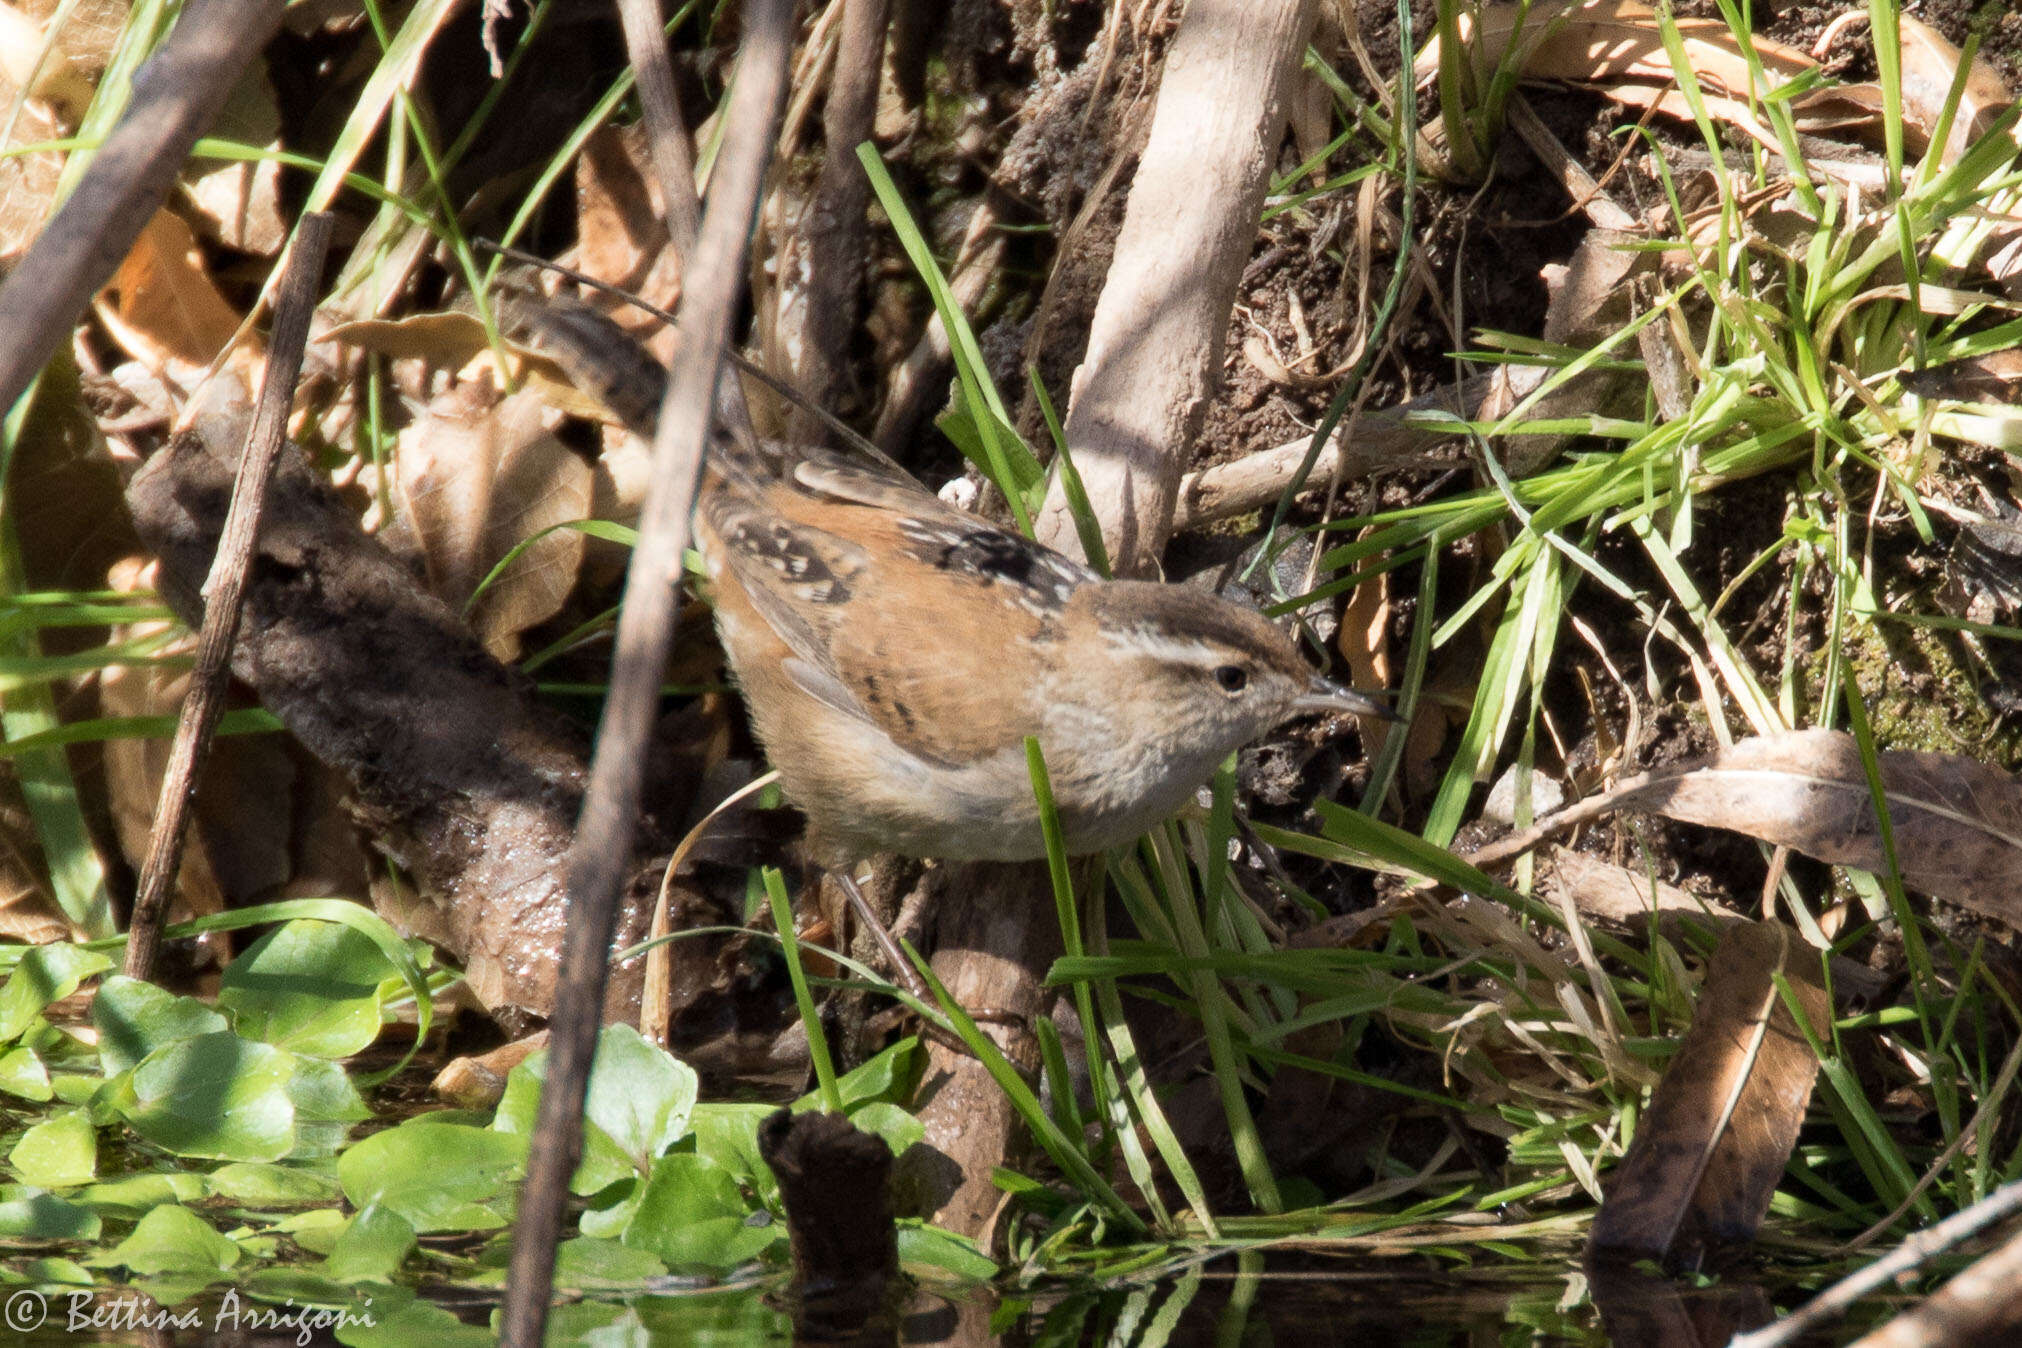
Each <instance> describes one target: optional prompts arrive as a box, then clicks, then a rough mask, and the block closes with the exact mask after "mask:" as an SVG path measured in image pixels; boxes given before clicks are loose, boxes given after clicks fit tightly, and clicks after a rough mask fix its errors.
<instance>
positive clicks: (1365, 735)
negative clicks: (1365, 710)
mask: <svg viewBox="0 0 2022 1348" xmlns="http://www.w3.org/2000/svg"><path fill="white" fill-rule="evenodd" d="M1368 533H1369V531H1368V530H1366V529H1365V530H1363V531H1362V533H1361V534H1360V535H1358V537H1360V538H1366V537H1368ZM1334 645H1335V648H1336V649H1337V650H1339V651H1340V652H1341V659H1342V660H1343V661H1345V662H1346V663H1347V666H1348V682H1350V683H1351V684H1353V685H1355V686H1356V687H1357V688H1388V687H1389V686H1390V573H1389V572H1388V571H1379V572H1377V573H1376V574H1375V575H1373V576H1371V577H1369V578H1368V579H1367V580H1365V581H1363V582H1362V583H1361V584H1360V585H1357V586H1356V587H1355V592H1354V593H1353V594H1351V595H1349V596H1348V603H1347V605H1346V607H1344V608H1343V609H1342V610H1341V628H1340V630H1339V631H1338V632H1336V633H1335V634H1334ZM1355 720H1356V725H1357V727H1358V728H1359V729H1360V730H1361V732H1362V744H1363V747H1364V748H1365V749H1367V750H1368V753H1369V756H1370V757H1371V758H1374V757H1375V756H1376V754H1377V752H1378V751H1379V750H1380V749H1381V748H1382V745H1383V741H1384V739H1385V738H1387V737H1388V736H1389V735H1390V734H1391V733H1392V731H1393V727H1392V726H1391V724H1390V723H1389V722H1387V721H1384V720H1381V719H1380V718H1378V717H1374V716H1358V717H1356V718H1355Z"/></svg>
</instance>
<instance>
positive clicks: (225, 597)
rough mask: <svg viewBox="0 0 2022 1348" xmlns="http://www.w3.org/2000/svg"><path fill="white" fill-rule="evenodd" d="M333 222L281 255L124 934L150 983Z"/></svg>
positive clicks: (299, 235)
mask: <svg viewBox="0 0 2022 1348" xmlns="http://www.w3.org/2000/svg"><path fill="white" fill-rule="evenodd" d="M330 226H331V217H330V216H329V215H328V214H327V213H324V212H320V211H319V212H317V213H316V214H314V215H306V216H304V217H302V223H301V225H300V227H299V228H298V229H297V230H296V232H295V244H294V247H293V248H292V249H290V250H289V253H288V261H287V264H286V274H285V275H284V276H283V278H282V280H281V288H280V294H279V297H278V299H277V300H276V301H275V309H274V331H273V334H272V337H271V338H270V340H269V342H268V346H267V369H266V374H265V376H264V378H263V380H262V382H261V384H260V401H259V405H258V407H257V409H256V410H255V412H254V414H253V424H252V428H251V430H249V431H248V432H247V435H246V447H245V450H244V451H243V452H242V453H241V454H240V456H239V468H238V475H237V478H236V479H235V481H234V482H233V485H232V504H231V507H230V509H229V510H228V511H227V512H226V514H225V527H224V532H223V535H222V536H221V537H220V538H219V539H218V555H217V558H216V560H215V561H213V562H212V564H211V573H210V577H209V579H207V580H206V581H205V582H204V588H203V597H204V623H203V630H202V631H201V632H200V633H199V634H198V636H197V661H196V668H195V669H193V670H192V671H191V672H190V683H189V694H188V696H187V697H185V698H184V700H183V705H182V712H181V714H180V716H179V718H178V719H177V721H176V734H175V740H174V742H173V743H172V744H171V745H170V746H169V761H168V767H167V769H166V770H165V772H164V774H163V776H162V784H161V803H160V805H159V806H158V807H157V808H156V811H155V820H154V830H153V832H152V833H151V834H150V835H149V837H148V844H147V859H146V860H145V861H144V862H143V863H142V865H141V874H140V889H139V892H138V893H137V894H136V895H135V897H134V902H133V918H132V920H131V921H129V922H128V924H127V941H126V965H125V969H126V974H127V977H129V978H141V979H146V978H151V977H152V976H153V975H154V962H155V955H156V952H157V951H158V950H159V949H160V948H161V922H162V915H163V914H164V913H165V912H166V911H167V909H168V900H169V891H170V890H171V889H172V888H173V887H174V885H175V879H176V876H177V875H178V874H179V873H180V872H181V870H182V858H183V839H184V829H185V825H186V824H187V823H188V821H189V811H190V804H191V802H192V801H193V800H194V799H195V797H196V791H197V780H196V774H197V765H198V764H199V763H201V762H202V760H203V756H204V753H205V751H206V750H208V749H209V748H210V744H211V735H212V733H213V732H215V731H216V730H217V727H218V717H220V716H221V715H223V714H224V710H225V684H226V682H227V680H228V679H229V678H230V676H231V664H232V643H233V642H234V641H236V640H237V639H238V635H239V610H240V605H241V603H242V602H243V600H244V598H245V593H246V578H247V576H248V575H249V574H250V573H251V571H252V563H253V551H254V549H255V547H257V546H258V544H259V538H260V514H261V509H262V507H263V506H264V505H265V503H266V497H267V483H268V480H269V479H271V478H272V477H273V475H274V460H275V459H276V458H277V457H278V456H279V455H280V452H281V442H282V441H283V440H284V439H285V438H286V437H287V434H288V408H289V406H290V405H291V404H292V403H293V402H294V399H295V380H296V377H297V376H298V375H300V374H301V372H302V349H303V347H304V346H305V345H306V344H307V343H308V340H309V320H310V318H311V317H312V316H313V315H314V314H315V312H316V282H317V280H318V278H320V277H321V276H322V274H323V258H324V255H325V254H326V253H328V252H329V249H330Z"/></svg>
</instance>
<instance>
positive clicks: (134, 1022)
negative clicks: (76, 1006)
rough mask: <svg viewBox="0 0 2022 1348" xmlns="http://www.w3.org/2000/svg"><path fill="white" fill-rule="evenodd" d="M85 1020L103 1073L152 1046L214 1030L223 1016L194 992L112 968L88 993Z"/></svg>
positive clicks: (224, 1025) (116, 1070)
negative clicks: (184, 993)
mask: <svg viewBox="0 0 2022 1348" xmlns="http://www.w3.org/2000/svg"><path fill="white" fill-rule="evenodd" d="M91 1023H92V1024H93V1025H95V1026H97V1027H98V1057H99V1061H100V1062H102V1063H103V1064H104V1065H105V1074H106V1075H107V1076H109V1077H110V1076H117V1075H119V1074H120V1073H121V1072H125V1071H128V1070H129V1069H131V1068H132V1067H134V1066H135V1065H136V1064H138V1063H139V1062H140V1060H141V1059H142V1058H145V1057H146V1056H147V1055H148V1054H150V1053H153V1052H154V1051H155V1050H156V1049H160V1048H166V1047H167V1046H168V1045H170V1044H173V1043H176V1042H177V1041H179V1040H183V1039H194V1038H196V1037H197V1036H198V1035H200V1034H216V1033H218V1032H219V1031H220V1030H225V1029H229V1028H230V1024H229V1022H227V1021H226V1020H225V1018H224V1017H223V1016H221V1015H219V1014H218V1013H217V1012H216V1011H213V1010H212V1009H211V1008H210V1007H208V1006H205V1005H204V1004H203V1003H202V1002H200V1001H198V1000H197V999H196V998H194V997H178V996H176V995H175V994H174V993H172V992H168V991H165V990H164V989H162V988H158V987H156V986H155V985H154V984H152V983H144V982H142V981H141V980H140V979H138V978H128V977H127V976H126V975H124V974H114V975H113V976H112V977H110V978H108V979H106V980H105V982H103V983H102V984H100V985H99V988H98V995H97V996H96V997H94V998H92V999H91Z"/></svg>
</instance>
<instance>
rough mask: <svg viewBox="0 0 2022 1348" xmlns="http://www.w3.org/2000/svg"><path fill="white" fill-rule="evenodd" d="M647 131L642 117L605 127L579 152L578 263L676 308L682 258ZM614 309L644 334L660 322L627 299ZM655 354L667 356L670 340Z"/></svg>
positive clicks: (590, 272) (614, 314) (662, 305)
mask: <svg viewBox="0 0 2022 1348" xmlns="http://www.w3.org/2000/svg"><path fill="white" fill-rule="evenodd" d="M644 133H645V128H644V127H643V126H641V125H637V124H634V125H632V126H629V127H625V128H623V129H619V128H615V127H605V128H603V129H602V130H600V131H598V132H597V133H596V134H595V135H593V136H591V137H590V139H589V140H588V141H586V142H585V143H584V145H583V152H582V154H581V155H580V156H578V157H577V160H576V265H577V266H578V268H580V269H581V270H582V272H583V273H584V274H585V275H587V276H592V277H594V278H596V279H597V280H599V281H603V282H605V283H606V284H609V285H614V286H619V287H621V288H623V289H625V290H629V291H631V292H632V293H634V294H636V295H638V296H639V298H641V299H643V300H645V301H646V302H647V303H648V304H655V305H658V306H659V307H660V308H662V309H669V310H671V309H673V308H674V305H675V303H676V301H678V300H679V299H680V297H681V262H680V258H679V256H678V255H677V254H676V252H675V250H674V248H673V246H672V245H671V244H670V243H669V242H668V239H667V218H666V207H665V205H664V203H663V201H662V199H661V196H660V185H659V184H658V183H657V182H655V181H654V179H653V174H652V172H651V171H650V169H649V166H648V164H647V155H646V144H645V134H644ZM611 317H612V319H613V320H614V321H615V322H617V323H618V324H619V325H620V326H622V327H625V328H626V329H628V330H636V331H639V332H641V334H642V335H644V333H646V332H649V331H650V332H653V333H656V334H657V333H658V332H659V331H660V329H661V327H662V325H661V324H660V322H659V320H658V319H655V318H653V317H652V316H650V315H648V314H646V313H644V312H643V311H641V310H638V309H633V308H631V307H629V306H625V307H621V308H617V309H614V310H612V311H611ZM668 342H669V343H671V334H669V335H668ZM653 354H654V355H656V356H658V357H660V358H661V359H662V360H665V359H667V358H668V357H669V356H670V355H671V354H672V348H671V345H668V346H665V347H664V348H662V347H656V348H655V349H654V353H653Z"/></svg>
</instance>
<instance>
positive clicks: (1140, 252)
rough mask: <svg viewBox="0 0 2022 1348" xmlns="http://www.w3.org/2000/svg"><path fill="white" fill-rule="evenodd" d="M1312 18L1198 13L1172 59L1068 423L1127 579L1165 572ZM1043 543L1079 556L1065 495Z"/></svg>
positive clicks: (1049, 506)
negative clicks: (1185, 478)
mask: <svg viewBox="0 0 2022 1348" xmlns="http://www.w3.org/2000/svg"><path fill="white" fill-rule="evenodd" d="M1313 11H1314V6H1313V4H1312V3H1311V0H1271V2H1270V3H1261V2H1260V0H1194V3H1191V4H1189V5H1188V6H1187V9H1186V13H1185V15H1184V16H1183V17H1182V18H1181V20H1180V26H1179V31H1178V32H1177V34H1175V36H1174V38H1173V43H1172V47H1171V50H1170V53H1169V54H1168V55H1167V57H1166V63H1165V72H1164V74H1163V76H1162V77H1161V79H1160V82H1159V91H1158V99H1157V105H1156V109H1155V110H1154V112H1153V113H1152V123H1151V133H1150V136H1149V138H1148V139H1147V141H1146V143H1145V148H1144V154H1143V156H1142V157H1141V158H1140V160H1139V162H1138V168H1137V173H1136V175H1135V177H1134V178H1133V180H1132V183H1131V189H1130V200H1129V204H1128V205H1127V206H1126V207H1125V210H1124V220H1123V228H1122V231H1121V232H1120V233H1119V234H1118V236H1117V243H1116V258H1115V260H1114V261H1113V262H1112V263H1111V264H1110V269H1109V276H1108V279H1107V280H1106V281H1105V282H1104V284H1103V288H1102V297H1101V299H1100V300H1099V301H1098V302H1097V304H1096V309H1095V317H1094V320H1093V322H1092V324H1091V327H1090V332H1089V341H1088V354H1087V357H1086V358H1085V359H1084V361H1083V362H1082V366H1081V369H1080V371H1079V372H1078V373H1077V374H1076V376H1075V379H1074V386H1075V396H1074V399H1073V402H1072V403H1071V404H1070V406H1069V408H1068V412H1067V424H1066V435H1067V442H1068V444H1069V445H1070V446H1071V447H1072V449H1073V451H1074V461H1075V467H1076V468H1077V469H1079V470H1080V473H1081V478H1082V481H1083V483H1084V485H1085V486H1086V487H1087V490H1088V497H1089V500H1090V502H1091V503H1092V504H1093V505H1094V507H1095V513H1096V515H1097V517H1098V519H1099V520H1100V521H1101V524H1102V533H1103V541H1104V543H1105V544H1106V545H1107V547H1108V551H1109V556H1110V559H1111V560H1112V561H1113V562H1114V563H1115V568H1116V573H1117V574H1118V575H1121V576H1131V575H1139V576H1141V575H1146V574H1150V573H1152V572H1154V571H1155V570H1156V568H1157V562H1158V557H1159V554H1160V553H1161V552H1162V551H1163V550H1164V547H1165V542H1166V539H1167V537H1168V536H1169V535H1170V533H1171V530H1172V522H1173V507H1174V502H1175V501H1176V500H1177V499H1178V497H1179V485H1180V478H1181V475H1182V473H1183V471H1184V469H1185V467H1186V456H1187V453H1188V451H1189V450H1190V449H1191V447H1192V445H1193V442H1194V439H1195V437H1196V436H1197V435H1198V433H1199V431H1200V426H1201V421H1202V418H1203V417H1204V416H1205V415H1206V412H1207V400H1208V397H1209V395H1210V394H1211V393H1212V391H1213V389H1214V386H1215V384H1216V383H1217V381H1218V380H1219V379H1220V376H1221V368H1222V359H1221V357H1222V347H1223V343H1224V341H1225V340H1226V338H1227V335H1228V326H1229V311H1230V307H1231V305H1232V304H1233V303H1234V300H1235V293H1236V285H1237V283H1238V282H1239V281H1240V280H1241V278H1242V274H1243V265H1244V263H1245V262H1246V261H1247V260H1248V259H1249V255H1250V249H1251V246H1252V244H1253V243H1254V241H1255V239H1256V231H1257V214H1258V211H1259V208H1260V207H1261V206H1262V204H1263V199H1264V189H1265V187H1266V186H1267V185H1268V182H1269V176H1270V169H1271V163H1272V160H1273V157H1274V155H1275V152H1276V148H1277V145H1278V141H1279V137H1280V136H1282V135H1283V134H1284V127H1285V104H1286V97H1285V92H1286V89H1287V87H1288V86H1289V84H1290V82H1291V79H1292V77H1293V76H1294V75H1295V74H1296V73H1297V71H1298V66H1299V58H1300V56H1301V54H1302V53H1303V52H1304V51H1305V48H1306V35H1307V33H1308V32H1310V31H1311V30H1312V26H1313ZM1038 532H1039V536H1040V539H1041V540H1042V541H1043V542H1045V543H1047V544H1049V545H1051V546H1053V547H1056V548H1059V549H1061V550H1062V551H1064V552H1068V553H1071V554H1072V555H1075V556H1079V555H1080V552H1081V544H1080V538H1079V536H1078V534H1077V532H1076V529H1075V524H1074V518H1073V512H1072V511H1071V510H1069V508H1068V504H1067V498H1066V494H1065V492H1064V490H1063V489H1062V488H1061V487H1060V485H1059V484H1058V483H1056V484H1055V486H1054V489H1053V490H1052V491H1051V492H1050V493H1049V494H1048V496H1047V500H1046V505H1045V508H1044V509H1043V510H1042V512H1041V515H1040V519H1039V527H1038Z"/></svg>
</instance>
